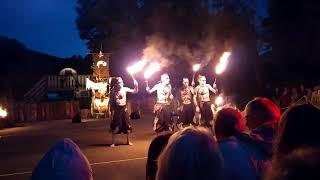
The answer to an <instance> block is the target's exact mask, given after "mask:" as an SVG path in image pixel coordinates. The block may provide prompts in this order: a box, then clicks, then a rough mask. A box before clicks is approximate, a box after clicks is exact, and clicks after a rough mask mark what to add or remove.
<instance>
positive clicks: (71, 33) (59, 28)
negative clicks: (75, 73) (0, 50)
mask: <svg viewBox="0 0 320 180" xmlns="http://www.w3.org/2000/svg"><path fill="white" fill-rule="evenodd" d="M75 5H76V0H22V1H21V0H1V1H0V27H1V28H0V36H7V37H9V38H13V39H17V40H18V41H20V42H22V43H23V44H24V45H25V46H27V47H28V48H30V49H33V50H36V51H40V52H44V53H47V54H50V55H54V56H58V57H70V56H72V55H86V53H88V50H87V48H86V46H85V43H84V42H83V41H82V40H81V39H80V37H79V34H78V31H77V28H76V23H75V19H76V16H77V14H76V10H75Z"/></svg>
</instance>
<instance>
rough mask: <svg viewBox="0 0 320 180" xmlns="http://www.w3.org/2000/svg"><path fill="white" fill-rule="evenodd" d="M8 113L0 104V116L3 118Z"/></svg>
mask: <svg viewBox="0 0 320 180" xmlns="http://www.w3.org/2000/svg"><path fill="white" fill-rule="evenodd" d="M7 115H8V113H7V111H6V109H2V107H1V106H0V118H5V117H6V116H7Z"/></svg>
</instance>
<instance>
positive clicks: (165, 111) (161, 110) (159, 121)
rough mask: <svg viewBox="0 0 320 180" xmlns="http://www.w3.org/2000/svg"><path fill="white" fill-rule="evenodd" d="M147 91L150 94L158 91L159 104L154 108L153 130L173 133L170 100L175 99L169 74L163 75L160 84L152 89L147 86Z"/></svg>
mask: <svg viewBox="0 0 320 180" xmlns="http://www.w3.org/2000/svg"><path fill="white" fill-rule="evenodd" d="M146 91H147V92H148V93H149V94H150V93H153V92H154V91H157V103H156V104H155V106H154V110H153V112H154V113H155V119H154V126H153V130H154V131H156V132H157V133H159V132H162V131H172V130H173V129H172V128H173V126H172V118H171V110H170V100H171V99H173V95H172V93H171V84H170V78H169V75H168V74H166V73H165V74H162V75H161V81H160V83H158V84H156V85H155V86H153V87H152V88H151V89H150V87H148V86H147V88H146Z"/></svg>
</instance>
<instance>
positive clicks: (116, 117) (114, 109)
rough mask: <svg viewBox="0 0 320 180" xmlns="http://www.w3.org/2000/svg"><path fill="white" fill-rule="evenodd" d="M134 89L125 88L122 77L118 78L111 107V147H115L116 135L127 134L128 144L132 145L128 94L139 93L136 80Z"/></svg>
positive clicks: (112, 95) (111, 99) (112, 93)
mask: <svg viewBox="0 0 320 180" xmlns="http://www.w3.org/2000/svg"><path fill="white" fill-rule="evenodd" d="M133 81H134V89H130V88H128V87H124V85H123V80H122V78H121V77H117V78H116V83H115V85H114V87H113V89H112V90H111V94H110V105H111V117H112V120H111V124H110V128H111V131H112V143H111V147H114V146H115V135H116V134H121V133H123V134H126V135H127V144H128V145H132V143H131V141H130V136H129V134H130V133H131V132H132V128H131V126H130V121H129V114H128V111H127V93H128V92H129V93H138V82H137V81H136V80H135V79H134V80H133Z"/></svg>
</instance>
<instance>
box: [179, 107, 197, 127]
mask: <svg viewBox="0 0 320 180" xmlns="http://www.w3.org/2000/svg"><path fill="white" fill-rule="evenodd" d="M194 115H195V112H194V108H193V104H184V105H183V107H182V110H181V112H180V115H179V121H178V123H179V124H180V123H182V125H183V126H187V125H189V124H192V125H194V124H195V123H194V122H193V118H194Z"/></svg>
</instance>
